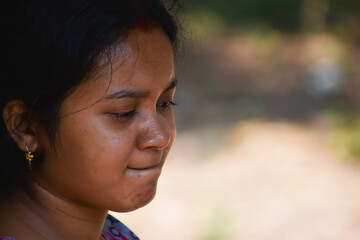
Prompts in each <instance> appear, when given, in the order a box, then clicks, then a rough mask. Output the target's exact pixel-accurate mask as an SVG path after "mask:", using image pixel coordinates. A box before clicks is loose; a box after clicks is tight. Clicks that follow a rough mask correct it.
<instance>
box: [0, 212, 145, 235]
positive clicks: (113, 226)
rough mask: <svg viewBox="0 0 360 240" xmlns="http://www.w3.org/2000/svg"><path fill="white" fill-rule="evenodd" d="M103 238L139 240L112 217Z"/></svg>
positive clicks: (107, 221)
mask: <svg viewBox="0 0 360 240" xmlns="http://www.w3.org/2000/svg"><path fill="white" fill-rule="evenodd" d="M102 236H103V237H104V238H105V239H106V240H115V239H121V240H139V238H138V237H137V236H136V235H135V234H134V233H133V232H132V231H131V230H130V229H129V228H128V227H126V226H125V225H124V224H123V223H122V222H120V221H119V220H117V219H116V218H114V217H113V216H111V215H107V217H106V220H105V224H104V228H103V232H102ZM0 240H1V239H0Z"/></svg>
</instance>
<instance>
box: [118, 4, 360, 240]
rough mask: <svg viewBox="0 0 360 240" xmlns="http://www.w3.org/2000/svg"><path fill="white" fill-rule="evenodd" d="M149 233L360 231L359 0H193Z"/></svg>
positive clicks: (147, 216)
mask: <svg viewBox="0 0 360 240" xmlns="http://www.w3.org/2000/svg"><path fill="white" fill-rule="evenodd" d="M184 5H185V10H183V9H180V10H179V11H178V13H179V19H180V20H181V23H182V27H183V45H184V49H183V50H182V51H180V53H179V56H178V59H179V61H178V64H177V78H178V79H179V83H180V84H179V87H178V90H177V96H176V102H177V103H178V104H179V105H178V106H176V107H174V110H175V114H176V118H177V126H178V137H177V140H176V143H175V145H174V147H173V149H172V152H171V154H170V156H169V158H168V162H167V164H166V166H165V168H164V171H163V175H162V177H161V178H160V181H159V186H158V194H157V196H156V198H155V199H154V201H153V202H152V203H150V204H149V205H148V206H146V207H144V208H142V209H139V210H137V211H135V212H131V213H126V214H116V215H117V217H119V218H120V219H121V220H122V221H124V222H125V223H126V224H127V225H128V226H129V227H130V228H132V229H133V230H134V231H135V232H136V233H137V234H138V235H139V236H140V238H141V239H144V240H155V239H156V240H159V239H161V240H163V239H171V240H180V239H181V240H184V239H186V240H268V239H269V240H282V239H284V240H289V239H290V240H297V239H299V240H300V239H301V240H303V239H306V240H312V239H314V240H321V239H326V240H332V239H334V240H335V239H336V240H338V239H342V240H343V239H344V240H358V239H360V115H359V109H360V94H359V91H360V67H359V64H360V12H359V11H360V1H357V0H277V1H274V0H241V1H240V0H224V1H216V0H206V1H205V0H193V1H187V2H185V3H184Z"/></svg>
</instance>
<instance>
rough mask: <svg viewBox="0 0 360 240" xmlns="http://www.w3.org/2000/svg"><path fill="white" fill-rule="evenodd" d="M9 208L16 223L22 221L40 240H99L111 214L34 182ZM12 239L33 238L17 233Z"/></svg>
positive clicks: (16, 197) (19, 193) (17, 196)
mask: <svg viewBox="0 0 360 240" xmlns="http://www.w3.org/2000/svg"><path fill="white" fill-rule="evenodd" d="M8 206H9V207H10V208H12V213H13V214H12V215H13V216H12V218H15V219H16V220H15V221H14V223H16V222H17V221H18V222H19V223H21V224H19V226H21V225H23V226H26V227H25V229H28V231H33V233H32V234H35V235H36V234H38V238H37V239H40V238H41V239H51V240H64V239H76V240H82V239H83V240H99V239H100V235H101V232H102V228H103V225H104V221H105V218H106V214H107V211H106V210H99V209H92V208H88V207H84V206H80V205H78V204H75V203H73V202H70V201H68V200H66V199H63V198H61V197H59V196H56V195H55V194H53V193H51V192H49V191H47V190H46V189H45V188H44V187H42V186H41V185H39V184H38V183H36V182H31V183H30V184H29V187H28V189H27V190H26V191H24V190H21V191H19V192H18V193H17V194H16V195H15V197H14V198H13V201H12V202H11V203H10V204H9V205H8ZM0 214H1V213H0ZM0 229H1V228H0ZM19 231H20V229H19ZM14 233H15V232H14ZM25 234H26V233H25ZM12 237H14V238H17V239H18V240H21V239H29V238H28V235H23V237H22V236H19V234H18V233H17V232H16V235H13V236H12Z"/></svg>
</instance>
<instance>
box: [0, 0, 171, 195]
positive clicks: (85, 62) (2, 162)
mask: <svg viewBox="0 0 360 240" xmlns="http://www.w3.org/2000/svg"><path fill="white" fill-rule="evenodd" d="M0 12H1V16H0V24H1V27H0V31H1V45H0V48H1V53H2V58H3V61H2V62H3V63H2V64H1V71H0V79H1V85H0V109H1V112H2V111H3V108H4V106H5V104H6V102H7V101H9V100H11V99H20V100H22V101H23V102H24V105H25V108H26V114H24V116H23V118H24V120H26V121H31V119H32V118H33V117H34V116H36V121H38V122H39V123H40V124H42V126H44V127H45V129H46V130H47V132H48V135H49V139H54V136H55V132H56V127H57V120H58V117H59V116H58V112H59V108H60V106H61V104H62V102H63V100H64V98H65V97H66V96H67V93H68V92H69V91H70V90H71V89H72V88H74V87H75V86H77V85H78V84H79V83H80V82H81V81H83V80H84V79H86V78H87V77H89V76H90V75H91V74H93V72H94V71H95V70H96V67H97V66H98V65H99V62H100V60H101V57H103V56H104V54H106V51H107V49H109V48H110V47H111V46H112V45H114V44H116V43H119V42H121V41H123V40H125V39H126V38H127V36H128V34H129V32H130V31H131V30H133V29H134V28H136V27H140V28H148V27H149V26H150V27H151V26H153V25H154V24H155V25H157V26H159V27H161V28H162V29H163V30H164V32H165V33H166V35H167V37H168V38H169V40H170V41H171V43H172V45H173V48H174V50H176V47H177V23H176V20H175V19H174V17H173V16H171V15H170V13H169V11H168V10H167V8H166V7H165V5H164V3H163V2H161V1H160V0H20V1H6V3H4V4H2V7H1V10H0ZM27 171H28V170H27V164H26V159H25V157H24V153H23V152H21V151H20V150H19V149H18V147H17V146H16V144H15V142H14V141H13V140H12V139H11V137H10V135H9V133H8V131H7V130H6V127H5V124H4V119H2V118H0V196H5V195H7V194H9V193H10V192H11V191H12V190H14V189H16V187H18V186H19V185H21V184H23V183H24V181H25V179H26V177H25V176H26V173H27Z"/></svg>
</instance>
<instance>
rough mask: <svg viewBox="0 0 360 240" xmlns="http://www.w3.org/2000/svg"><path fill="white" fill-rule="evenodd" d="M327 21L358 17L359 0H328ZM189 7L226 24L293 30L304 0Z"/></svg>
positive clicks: (200, 0)
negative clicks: (208, 13) (205, 12)
mask: <svg viewBox="0 0 360 240" xmlns="http://www.w3.org/2000/svg"><path fill="white" fill-rule="evenodd" d="M314 1H315V0H314ZM327 2H328V5H329V7H328V13H327V16H326V22H327V24H330V25H331V24H337V23H339V22H341V23H343V22H346V20H347V19H349V18H350V17H352V18H354V17H355V18H359V16H360V1H358V0H349V1H344V0H327ZM188 3H189V5H190V7H195V8H197V9H201V10H202V11H209V12H213V13H216V14H217V15H218V16H220V17H221V18H222V20H223V21H224V22H225V23H226V24H227V25H228V26H233V27H234V26H249V27H251V26H259V25H264V24H266V25H268V26H270V27H271V28H274V29H277V30H280V31H284V32H296V31H299V30H301V27H302V26H301V24H302V20H303V19H302V17H303V15H302V14H303V3H304V0H276V1H274V0H224V1H218V0H192V1H189V0H188Z"/></svg>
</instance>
